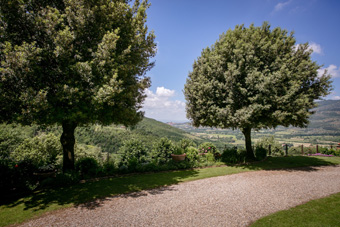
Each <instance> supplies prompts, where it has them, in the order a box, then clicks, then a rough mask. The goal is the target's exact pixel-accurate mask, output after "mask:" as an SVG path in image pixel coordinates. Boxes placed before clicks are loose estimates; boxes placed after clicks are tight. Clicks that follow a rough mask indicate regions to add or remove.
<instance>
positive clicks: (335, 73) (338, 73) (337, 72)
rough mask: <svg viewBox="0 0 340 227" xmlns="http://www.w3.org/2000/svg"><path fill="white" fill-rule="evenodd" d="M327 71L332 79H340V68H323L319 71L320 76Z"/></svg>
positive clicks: (330, 66) (332, 66)
mask: <svg viewBox="0 0 340 227" xmlns="http://www.w3.org/2000/svg"><path fill="white" fill-rule="evenodd" d="M325 70H327V73H328V74H331V76H332V78H339V77H340V67H338V66H336V65H329V66H328V67H327V68H322V69H319V70H318V75H319V76H321V75H323V74H324V72H325Z"/></svg>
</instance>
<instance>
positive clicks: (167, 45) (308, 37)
mask: <svg viewBox="0 0 340 227" xmlns="http://www.w3.org/2000/svg"><path fill="white" fill-rule="evenodd" d="M149 2H150V3H151V7H150V8H149V9H148V11H147V14H148V21H147V25H148V27H149V29H150V30H154V32H155V35H156V42H157V44H158V52H157V55H156V57H155V58H154V60H155V61H156V65H155V67H154V68H153V69H152V70H150V71H149V72H148V73H147V76H149V77H151V81H152V86H151V87H150V88H149V89H148V90H147V91H146V93H147V95H148V97H147V99H146V101H145V103H144V108H143V111H145V116H146V117H150V118H154V119H156V120H159V121H164V122H167V121H174V122H185V121H187V119H186V116H185V99H184V95H183V89H184V84H185V82H186V78H187V77H188V73H189V72H190V71H191V70H192V64H193V63H194V60H195V59H197V58H198V57H199V56H200V54H201V51H202V49H204V48H206V47H207V46H211V45H212V44H214V43H215V42H216V40H218V38H219V35H220V34H222V33H223V32H226V31H227V30H228V29H234V27H235V26H236V25H239V24H244V25H245V26H246V27H248V26H249V25H250V24H252V23H254V24H255V26H261V25H262V23H263V22H264V21H268V22H269V23H270V25H271V27H272V28H274V27H281V28H284V29H286V30H288V31H289V32H290V31H294V32H295V35H294V36H295V38H296V41H297V44H299V43H306V42H308V43H309V44H310V46H311V47H312V48H313V51H314V53H313V54H312V59H313V60H314V61H316V62H317V63H318V64H319V65H323V68H327V69H328V71H329V73H331V74H332V76H333V78H332V80H333V91H332V94H330V95H329V96H327V97H326V99H340V57H339V53H340V44H339V40H340V29H339V24H340V1H337V0H329V1H327V0H287V1H285V0H283V1H278V0H262V1H260V0H239V1H228V0H209V1H206V0H205V1H203V0H149Z"/></svg>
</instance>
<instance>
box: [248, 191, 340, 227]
mask: <svg viewBox="0 0 340 227" xmlns="http://www.w3.org/2000/svg"><path fill="white" fill-rule="evenodd" d="M339 214H340V193H337V194H333V195H331V196H329V197H326V198H322V199H317V200H313V201H310V202H308V203H305V204H303V205H299V206H296V207H294V208H291V209H289V210H283V211H279V212H277V213H274V214H272V215H269V216H266V217H264V218H261V219H259V220H257V221H256V222H255V223H254V224H253V225H251V226H253V227H257V226H275V227H284V226H287V227H288V226H289V227H290V226H299V227H301V226H306V227H307V226H308V227H310V226H311V227H312V226H340V215H339Z"/></svg>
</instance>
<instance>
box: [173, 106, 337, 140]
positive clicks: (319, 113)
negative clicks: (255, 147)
mask: <svg viewBox="0 0 340 227" xmlns="http://www.w3.org/2000/svg"><path fill="white" fill-rule="evenodd" d="M317 104H318V106H317V107H316V108H315V109H313V111H314V112H315V113H314V114H313V115H312V116H311V117H310V119H309V125H308V127H307V128H294V127H289V128H285V127H282V126H280V127H278V128H276V129H275V130H261V132H262V134H263V133H264V134H266V133H277V132H286V134H287V135H286V136H295V135H305V136H308V135H315V136H316V135H322V136H325V135H333V136H340V100H325V101H320V102H318V103H317ZM174 126H175V127H177V128H180V129H183V130H185V131H186V132H191V133H199V132H202V133H203V132H204V133H206V132H209V131H211V128H198V129H197V128H194V127H192V126H191V125H190V123H189V122H188V123H181V124H174ZM216 130H218V133H223V134H236V135H240V136H241V137H242V134H241V132H240V131H239V130H235V131H233V130H231V129H224V130H221V129H215V130H213V132H209V133H217V131H216ZM259 134H261V133H259V132H254V135H259ZM281 134H282V133H281Z"/></svg>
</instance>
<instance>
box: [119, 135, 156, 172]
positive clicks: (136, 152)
mask: <svg viewBox="0 0 340 227" xmlns="http://www.w3.org/2000/svg"><path fill="white" fill-rule="evenodd" d="M119 153H120V154H121V155H122V159H121V163H120V164H119V166H122V165H125V166H127V164H128V163H129V160H130V159H132V158H133V159H134V160H132V161H130V165H131V167H132V166H133V165H134V164H133V163H134V162H136V163H145V162H147V161H148V159H149V157H148V156H147V148H146V147H145V146H144V144H143V142H142V141H140V140H138V139H131V140H127V141H125V142H124V145H123V146H122V147H121V148H120V149H119Z"/></svg>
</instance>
